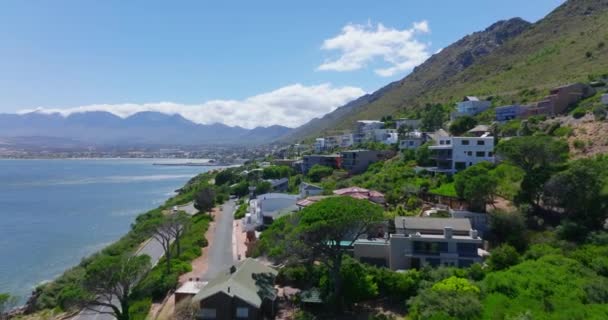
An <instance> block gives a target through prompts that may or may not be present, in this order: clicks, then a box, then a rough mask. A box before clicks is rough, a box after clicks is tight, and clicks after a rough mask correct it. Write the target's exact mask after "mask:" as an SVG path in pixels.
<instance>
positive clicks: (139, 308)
mask: <svg viewBox="0 0 608 320" xmlns="http://www.w3.org/2000/svg"><path fill="white" fill-rule="evenodd" d="M150 307H152V300H151V299H150V298H144V299H141V300H137V301H133V302H131V305H130V306H129V319H130V320H145V319H146V318H147V317H148V313H149V312H150Z"/></svg>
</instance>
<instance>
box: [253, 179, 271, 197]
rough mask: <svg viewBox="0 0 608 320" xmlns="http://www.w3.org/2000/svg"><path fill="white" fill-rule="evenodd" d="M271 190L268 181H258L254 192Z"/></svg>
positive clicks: (262, 192)
mask: <svg viewBox="0 0 608 320" xmlns="http://www.w3.org/2000/svg"><path fill="white" fill-rule="evenodd" d="M270 191H272V185H271V184H270V182H268V181H260V182H258V183H257V184H256V185H255V194H264V193H268V192H270Z"/></svg>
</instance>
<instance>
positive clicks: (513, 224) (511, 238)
mask: <svg viewBox="0 0 608 320" xmlns="http://www.w3.org/2000/svg"><path fill="white" fill-rule="evenodd" d="M526 230H527V229H526V221H525V218H524V216H523V215H522V214H521V213H519V212H504V211H499V210H497V211H494V212H493V213H492V215H491V216H490V232H489V233H488V234H489V239H490V240H491V242H492V243H493V244H495V245H499V244H503V243H506V244H509V245H511V246H513V247H515V248H516V249H517V250H519V251H523V250H524V249H525V248H526V246H527V245H528V241H527V233H526Z"/></svg>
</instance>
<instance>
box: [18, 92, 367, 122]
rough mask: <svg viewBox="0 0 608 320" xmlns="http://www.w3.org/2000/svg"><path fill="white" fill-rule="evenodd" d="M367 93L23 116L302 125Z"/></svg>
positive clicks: (98, 107) (101, 107) (276, 95)
mask: <svg viewBox="0 0 608 320" xmlns="http://www.w3.org/2000/svg"><path fill="white" fill-rule="evenodd" d="M363 94H365V91H363V90H362V89H361V88H357V87H334V86H332V85H331V84H328V83H324V84H319V85H313V86H304V85H301V84H293V85H289V86H285V87H282V88H279V89H276V90H274V91H270V92H267V93H262V94H259V95H255V96H252V97H249V98H246V99H244V100H211V101H207V102H204V103H201V104H179V103H174V102H157V103H144V104H135V103H124V104H95V105H86V106H80V107H75V108H67V109H62V108H38V109H34V110H32V109H30V110H23V111H20V112H19V113H26V112H32V111H38V112H43V113H54V112H57V113H60V114H62V115H64V116H67V115H69V114H72V113H78V112H87V111H107V112H111V113H113V114H115V115H117V116H120V117H123V118H124V117H128V116H130V115H133V114H135V113H137V112H142V111H156V112H162V113H166V114H180V115H182V116H183V117H184V118H186V119H189V120H192V121H194V122H196V123H201V124H211V123H223V124H226V125H230V126H241V127H245V128H253V127H257V126H271V125H283V126H288V127H296V126H299V125H301V124H303V123H305V122H307V121H308V120H310V119H312V118H314V117H318V116H321V115H324V114H326V113H328V112H331V111H333V110H334V109H336V108H337V107H339V106H341V105H343V104H345V103H347V102H349V101H351V100H353V99H356V98H358V97H360V96H362V95H363Z"/></svg>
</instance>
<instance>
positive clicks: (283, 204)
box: [243, 193, 298, 230]
mask: <svg viewBox="0 0 608 320" xmlns="http://www.w3.org/2000/svg"><path fill="white" fill-rule="evenodd" d="M296 201H298V196H297V195H292V194H286V193H266V194H261V195H258V196H257V197H256V198H255V199H252V200H250V201H249V214H250V215H251V218H249V217H248V216H247V215H245V221H244V222H243V228H244V229H247V230H249V229H251V227H252V226H253V228H257V227H260V226H263V225H264V226H268V225H270V224H272V222H273V221H274V219H276V218H278V217H280V216H282V215H284V214H288V213H290V212H293V211H297V210H298V207H297V206H296Z"/></svg>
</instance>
